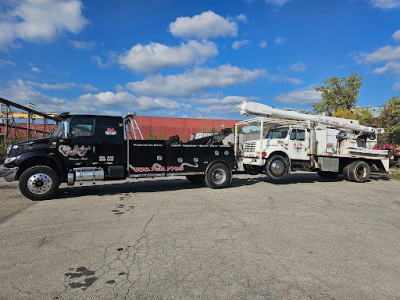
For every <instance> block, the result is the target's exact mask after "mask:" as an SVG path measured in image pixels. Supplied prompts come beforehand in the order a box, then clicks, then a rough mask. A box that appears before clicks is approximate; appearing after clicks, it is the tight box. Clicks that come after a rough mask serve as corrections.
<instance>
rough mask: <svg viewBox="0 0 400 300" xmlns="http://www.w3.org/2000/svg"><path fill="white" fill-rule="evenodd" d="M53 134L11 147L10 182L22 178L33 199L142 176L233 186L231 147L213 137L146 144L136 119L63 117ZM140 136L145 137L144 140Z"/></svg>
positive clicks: (7, 171)
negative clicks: (65, 187) (62, 188)
mask: <svg viewBox="0 0 400 300" xmlns="http://www.w3.org/2000/svg"><path fill="white" fill-rule="evenodd" d="M59 117H60V120H62V121H61V122H60V123H59V125H58V127H57V129H56V131H55V132H54V134H53V136H52V137H50V138H41V139H35V140H31V141H27V142H22V143H18V144H13V145H10V146H9V147H8V149H7V156H6V159H5V161H4V178H5V180H6V181H14V180H19V188H20V191H21V193H22V194H23V195H24V196H25V197H27V198H29V199H32V200H44V199H50V198H51V197H53V196H54V194H55V193H56V191H57V189H58V187H59V185H60V184H61V183H67V184H68V185H71V186H72V185H77V184H78V185H80V184H84V183H92V184H94V183H98V182H101V181H107V180H126V179H128V178H139V177H159V176H160V177H161V176H186V178H187V179H188V180H189V181H191V182H193V183H202V184H204V185H206V186H208V187H210V188H213V189H218V188H225V187H228V186H230V184H231V182H232V170H233V168H234V166H235V156H234V150H233V147H231V146H228V145H222V143H221V142H215V140H213V139H212V138H208V139H207V138H206V139H202V140H197V141H196V140H194V141H189V142H186V143H182V142H180V141H179V138H177V137H175V138H174V139H172V140H171V139H170V141H164V140H143V136H142V133H141V131H140V129H139V127H138V125H137V122H136V120H135V118H134V115H132V114H129V115H126V116H124V117H113V116H98V115H72V114H69V113H62V114H61V115H60V116H59ZM140 137H141V138H142V139H140Z"/></svg>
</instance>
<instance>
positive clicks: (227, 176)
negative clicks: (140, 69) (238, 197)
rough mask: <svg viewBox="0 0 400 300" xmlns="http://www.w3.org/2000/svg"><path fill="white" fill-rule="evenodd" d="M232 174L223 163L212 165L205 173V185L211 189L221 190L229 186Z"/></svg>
mask: <svg viewBox="0 0 400 300" xmlns="http://www.w3.org/2000/svg"><path fill="white" fill-rule="evenodd" d="M231 181H232V172H231V170H230V169H229V168H228V167H227V166H226V165H225V164H223V163H216V164H214V165H212V166H211V167H210V168H209V169H208V170H207V172H206V176H205V183H206V185H207V186H208V187H210V188H212V189H222V188H225V187H228V186H230V185H231Z"/></svg>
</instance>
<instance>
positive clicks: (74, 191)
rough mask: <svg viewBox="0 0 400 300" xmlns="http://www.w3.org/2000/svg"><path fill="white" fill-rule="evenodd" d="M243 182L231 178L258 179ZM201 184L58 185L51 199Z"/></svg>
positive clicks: (173, 181)
mask: <svg viewBox="0 0 400 300" xmlns="http://www.w3.org/2000/svg"><path fill="white" fill-rule="evenodd" d="M240 181H244V182H243V183H240V184H238V182H237V180H235V179H234V180H233V182H232V186H240V185H250V184H254V183H257V182H259V181H260V180H257V181H255V180H251V179H243V180H240ZM205 188H207V189H208V187H205V186H203V185H201V184H194V183H191V182H189V181H187V180H186V179H171V180H156V179H149V180H144V181H136V182H135V181H129V182H124V183H113V184H101V183H100V184H99V185H82V186H71V187H70V186H66V185H64V184H63V185H62V186H60V188H59V190H58V192H57V194H56V195H55V196H54V197H53V199H55V200H56V199H63V198H70V197H80V196H88V195H98V196H109V195H117V194H123V193H153V192H167V191H180V190H193V191H196V190H199V189H205Z"/></svg>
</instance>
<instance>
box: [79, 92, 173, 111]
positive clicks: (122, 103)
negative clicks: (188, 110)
mask: <svg viewBox="0 0 400 300" xmlns="http://www.w3.org/2000/svg"><path fill="white" fill-rule="evenodd" d="M77 100H78V102H82V103H87V104H90V105H95V106H100V107H113V108H114V107H115V106H119V107H125V108H129V107H134V108H135V111H136V112H139V111H153V110H164V109H167V110H178V109H180V108H181V105H180V104H179V103H178V102H176V101H173V100H169V99H162V98H150V97H136V96H134V95H132V94H130V93H127V92H117V93H113V92H102V93H98V94H91V93H89V94H86V95H82V96H80V97H79V98H78V99H77Z"/></svg>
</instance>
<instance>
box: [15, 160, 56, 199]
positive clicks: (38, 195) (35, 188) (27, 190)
mask: <svg viewBox="0 0 400 300" xmlns="http://www.w3.org/2000/svg"><path fill="white" fill-rule="evenodd" d="M60 183H61V181H60V177H59V176H58V174H57V173H56V172H55V171H54V170H53V169H52V168H50V167H47V166H36V167H31V168H29V169H27V170H26V171H25V172H24V173H22V175H21V177H20V178H19V189H20V191H21V193H22V195H24V196H25V197H26V198H28V199H31V200H46V199H50V198H51V197H52V196H53V195H54V194H55V193H56V191H57V189H58V187H59V186H60Z"/></svg>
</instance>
